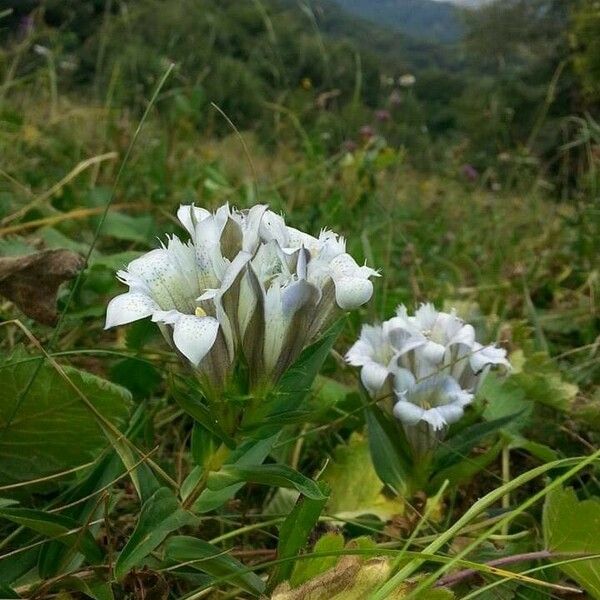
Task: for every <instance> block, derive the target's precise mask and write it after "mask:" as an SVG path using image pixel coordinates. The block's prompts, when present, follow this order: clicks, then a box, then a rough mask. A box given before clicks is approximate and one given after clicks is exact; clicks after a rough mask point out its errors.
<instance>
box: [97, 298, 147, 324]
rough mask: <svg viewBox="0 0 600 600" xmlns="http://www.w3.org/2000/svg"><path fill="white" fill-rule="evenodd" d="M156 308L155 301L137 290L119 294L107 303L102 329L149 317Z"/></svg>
mask: <svg viewBox="0 0 600 600" xmlns="http://www.w3.org/2000/svg"><path fill="white" fill-rule="evenodd" d="M157 309H158V305H157V304H156V302H154V300H152V298H150V297H148V296H146V295H144V294H140V293H138V292H128V293H127V294H121V295H120V296H116V297H115V298H113V299H112V300H111V301H110V302H109V303H108V307H107V308H106V325H105V326H104V329H108V328H109V327H115V326H117V325H124V324H125V323H131V322H132V321H137V320H138V319H143V318H144V317H149V316H150V315H151V314H152V313H153V312H154V311H155V310H157Z"/></svg>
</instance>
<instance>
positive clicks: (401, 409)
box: [394, 400, 425, 425]
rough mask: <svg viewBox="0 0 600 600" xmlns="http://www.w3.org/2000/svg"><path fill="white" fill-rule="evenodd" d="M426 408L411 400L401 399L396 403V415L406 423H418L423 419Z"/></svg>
mask: <svg viewBox="0 0 600 600" xmlns="http://www.w3.org/2000/svg"><path fill="white" fill-rule="evenodd" d="M424 415H425V410H424V409H422V408H421V407H420V406H416V405H415V404H412V403H411V402H406V401H405V400H400V402H396V404H395V405H394V416H395V417H396V418H397V419H400V421H402V423H404V424H405V425H416V424H417V423H418V422H419V421H421V420H422V419H423V417H424Z"/></svg>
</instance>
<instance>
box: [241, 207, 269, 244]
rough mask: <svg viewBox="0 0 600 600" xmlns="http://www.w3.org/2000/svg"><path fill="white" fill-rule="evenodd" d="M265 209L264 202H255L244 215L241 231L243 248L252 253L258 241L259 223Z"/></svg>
mask: <svg viewBox="0 0 600 600" xmlns="http://www.w3.org/2000/svg"><path fill="white" fill-rule="evenodd" d="M266 210H267V206H266V205H265V204H256V205H255V206H253V207H252V208H251V209H250V210H249V211H248V212H247V213H245V215H244V219H243V231H244V242H243V250H244V251H245V252H250V253H251V254H254V252H255V250H256V247H257V246H258V243H259V231H260V223H261V221H262V218H263V216H264V214H265V212H266Z"/></svg>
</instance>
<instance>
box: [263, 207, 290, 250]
mask: <svg viewBox="0 0 600 600" xmlns="http://www.w3.org/2000/svg"><path fill="white" fill-rule="evenodd" d="M260 236H261V237H262V239H263V240H265V242H271V241H273V240H275V241H276V242H277V243H278V244H279V246H280V247H281V248H286V247H287V246H288V242H289V235H288V231H287V227H286V225H285V221H284V220H283V217H282V216H281V215H278V214H277V213H274V212H273V211H272V210H267V211H266V212H265V213H264V214H263V217H262V219H261V221H260Z"/></svg>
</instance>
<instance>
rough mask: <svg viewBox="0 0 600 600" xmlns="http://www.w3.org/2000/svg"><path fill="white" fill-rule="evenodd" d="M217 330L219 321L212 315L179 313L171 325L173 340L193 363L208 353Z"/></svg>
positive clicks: (196, 363) (195, 363)
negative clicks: (202, 315) (179, 315)
mask: <svg viewBox="0 0 600 600" xmlns="http://www.w3.org/2000/svg"><path fill="white" fill-rule="evenodd" d="M218 332H219V322H218V321H217V320H216V319H214V318H213V317H194V316H193V315H181V317H180V318H179V319H177V321H176V322H175V325H174V327H173V342H174V344H175V346H177V348H178V349H179V350H180V352H181V353H182V354H183V355H184V356H185V357H186V358H187V359H188V360H189V361H190V362H191V363H192V364H194V365H196V366H197V365H198V363H199V362H200V361H201V360H202V359H203V358H204V357H205V356H206V355H207V354H208V352H209V350H210V349H211V348H212V347H213V344H214V343H215V340H216V339H217V333H218Z"/></svg>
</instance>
